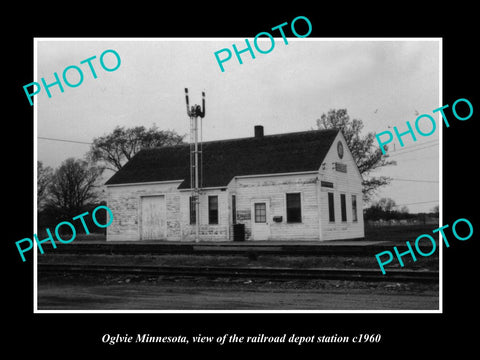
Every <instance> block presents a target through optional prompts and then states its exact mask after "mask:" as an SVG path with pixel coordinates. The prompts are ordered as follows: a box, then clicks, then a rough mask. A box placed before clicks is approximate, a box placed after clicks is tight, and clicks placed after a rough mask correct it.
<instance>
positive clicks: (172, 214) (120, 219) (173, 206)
mask: <svg viewBox="0 0 480 360" xmlns="http://www.w3.org/2000/svg"><path fill="white" fill-rule="evenodd" d="M179 184H180V182H169V183H157V184H138V185H124V186H107V195H108V198H107V206H108V207H109V208H110V209H111V210H112V213H113V221H112V224H111V225H110V226H109V227H108V228H107V241H128V240H141V226H142V224H141V222H142V218H141V198H142V197H143V196H153V195H164V196H165V206H166V236H167V239H169V240H177V239H178V240H179V239H180V238H181V232H180V221H179V211H180V196H179V194H178V190H176V188H177V187H178V185H179Z"/></svg>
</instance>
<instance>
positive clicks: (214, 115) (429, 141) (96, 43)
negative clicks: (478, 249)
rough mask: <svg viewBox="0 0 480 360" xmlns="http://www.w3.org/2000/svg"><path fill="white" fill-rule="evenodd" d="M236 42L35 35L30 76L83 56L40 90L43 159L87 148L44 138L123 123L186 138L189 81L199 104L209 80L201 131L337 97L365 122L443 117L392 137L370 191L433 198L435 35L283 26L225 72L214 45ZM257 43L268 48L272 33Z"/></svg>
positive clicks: (303, 113) (334, 104)
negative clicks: (335, 33)
mask: <svg viewBox="0 0 480 360" xmlns="http://www.w3.org/2000/svg"><path fill="white" fill-rule="evenodd" d="M249 40H250V43H252V46H253V39H249ZM232 44H236V45H237V48H238V49H240V50H241V49H243V48H245V46H246V45H245V39H242V38H216V39H201V40H199V39H178V38H176V39H162V38H158V39H135V38H127V39H92V38H88V39H68V38H62V39H46V38H43V39H42V38H38V39H36V46H37V56H36V57H37V59H36V60H37V61H36V64H37V69H36V73H35V74H36V76H35V79H34V80H33V81H37V82H40V79H41V78H45V81H46V83H47V84H50V83H53V82H54V75H53V74H54V72H56V73H57V74H58V76H59V77H60V78H61V77H62V73H63V70H64V69H65V68H66V67H67V66H70V65H76V66H78V67H80V68H81V70H82V72H83V76H84V78H83V82H82V83H81V84H80V85H79V86H78V87H68V86H66V85H65V84H64V83H63V86H64V92H63V93H62V92H61V91H60V89H59V88H58V86H52V87H51V88H50V92H51V95H52V97H51V98H49V97H48V96H47V94H46V92H45V89H42V91H41V92H40V93H39V94H38V95H36V96H35V98H34V102H35V111H36V114H37V115H36V125H37V159H38V160H40V161H42V162H43V163H44V165H45V166H50V167H52V168H57V167H58V166H59V165H60V164H61V162H62V161H64V160H65V159H67V158H69V157H75V158H83V157H84V156H85V154H86V152H87V151H88V149H89V145H88V144H84V143H73V142H65V141H55V140H47V139H42V138H51V139H61V140H68V141H78V142H85V143H89V142H92V140H93V139H94V138H96V137H99V136H102V135H105V134H107V133H110V132H111V131H112V130H113V129H114V128H115V127H116V126H125V127H133V126H140V125H143V126H145V127H147V128H149V127H151V126H152V125H153V124H155V125H156V126H157V127H158V128H159V129H162V130H167V129H168V130H175V131H176V132H177V133H179V134H181V135H184V134H185V135H187V136H186V137H185V140H186V141H188V139H189V136H188V134H189V118H188V116H187V113H186V108H185V92H184V88H186V87H188V89H189V94H190V104H200V103H201V92H202V91H205V92H206V116H205V118H204V120H203V139H204V140H205V141H208V140H221V139H231V138H239V137H249V136H253V128H254V126H255V125H263V126H264V132H265V135H269V134H279V133H288V132H295V131H305V130H311V129H315V128H316V119H318V118H320V116H321V115H322V114H323V113H327V112H328V111H329V110H330V109H341V108H345V109H347V111H348V114H349V115H350V117H351V118H355V119H360V120H362V121H363V124H364V129H363V131H362V134H366V133H367V132H376V133H380V132H382V131H386V130H391V128H393V126H397V127H398V129H399V131H405V130H406V129H407V127H406V121H409V122H410V123H411V124H412V126H413V125H414V123H415V119H416V118H417V116H418V115H419V114H430V115H432V116H433V117H434V118H435V119H436V120H437V130H436V131H435V133H434V134H432V135H431V136H428V137H422V136H419V135H418V134H417V141H416V142H414V141H413V140H412V139H411V138H410V137H409V136H405V137H404V138H403V140H404V142H405V146H404V147H403V148H402V147H401V146H400V144H399V142H398V141H397V140H396V141H395V142H392V144H391V145H390V150H389V154H390V155H391V159H392V160H396V161H397V165H396V166H389V167H384V168H381V169H379V170H376V171H375V172H373V173H372V175H375V176H381V175H384V176H390V177H392V178H394V179H395V180H393V181H392V183H391V184H390V185H388V186H385V187H383V188H382V189H381V190H380V191H379V192H378V194H377V195H376V196H375V197H374V198H373V199H374V200H375V199H379V198H381V197H390V198H392V199H393V200H395V202H396V203H397V204H398V205H406V206H407V207H408V209H409V210H410V212H423V211H429V210H430V209H432V208H433V206H435V205H438V200H439V183H438V182H439V180H440V175H439V149H440V144H439V137H440V131H441V130H440V129H441V126H438V125H439V124H441V121H439V115H438V114H435V115H434V114H432V110H433V109H436V108H438V107H439V106H441V105H443V104H441V102H440V95H441V87H440V75H439V74H440V72H441V68H440V61H441V59H440V55H439V54H440V42H439V40H438V39H422V40H418V39H417V40H412V39H396V40H392V39H360V40H358V39H355V40H352V39H350V40H348V39H323V38H322V39H320V38H303V39H297V38H288V44H285V43H284V41H283V39H282V38H281V37H280V38H275V46H274V48H273V50H272V51H271V52H269V53H268V54H260V53H259V52H258V51H256V50H255V48H253V49H254V50H253V51H254V54H255V59H252V58H251V56H250V54H249V53H248V52H245V53H243V54H241V57H242V60H243V64H239V62H238V60H237V59H236V57H235V54H233V55H232V58H231V59H230V60H229V61H226V62H224V63H223V66H224V68H225V72H222V71H221V70H220V67H219V65H218V64H217V61H216V59H215V56H214V53H215V52H216V51H219V50H221V49H224V48H228V49H230V50H231V51H232V53H233V49H232ZM258 44H259V46H260V47H261V48H262V49H268V48H269V47H270V40H269V39H268V38H266V40H265V39H263V40H260V41H259V43H258ZM109 49H112V50H115V51H116V52H117V53H118V54H119V56H120V58H121V63H120V66H119V67H118V69H117V70H115V71H111V72H108V71H105V70H104V69H103V68H102V67H101V65H100V62H99V58H100V55H101V54H102V53H103V52H104V51H105V50H109ZM92 56H96V58H95V59H93V60H92V62H91V63H92V66H94V69H95V72H96V75H97V78H96V79H94V78H93V76H92V73H91V71H90V69H89V67H88V64H86V63H84V64H80V62H81V61H83V60H85V59H88V58H91V57H92ZM221 56H224V54H222V55H221ZM104 61H105V65H106V66H107V67H109V68H112V67H114V66H115V65H116V59H115V57H114V56H113V55H112V54H111V53H106V55H105V57H104ZM67 74H68V75H67V77H68V79H69V81H70V82H71V83H76V82H78V80H79V78H78V77H76V76H78V75H77V74H76V72H75V70H69V72H68V73H67ZM62 82H63V80H62ZM26 101H28V100H26ZM389 127H390V129H389ZM420 128H421V129H422V130H423V131H424V132H428V131H429V130H430V129H431V125H429V124H428V122H424V123H420ZM375 146H378V145H377V144H375ZM107 179H108V175H107V178H106V179H105V180H107Z"/></svg>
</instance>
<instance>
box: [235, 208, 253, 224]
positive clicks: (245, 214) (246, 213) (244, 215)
mask: <svg viewBox="0 0 480 360" xmlns="http://www.w3.org/2000/svg"><path fill="white" fill-rule="evenodd" d="M250 219H251V214H250V210H237V221H242V220H250Z"/></svg>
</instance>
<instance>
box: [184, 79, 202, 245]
mask: <svg viewBox="0 0 480 360" xmlns="http://www.w3.org/2000/svg"><path fill="white" fill-rule="evenodd" d="M185 100H186V103H187V114H188V117H189V118H190V189H192V200H191V201H192V202H193V203H194V204H195V242H199V241H200V190H201V188H202V175H203V171H202V169H203V166H202V163H203V161H202V160H203V159H202V158H203V156H202V135H203V134H202V123H203V118H204V117H205V92H204V91H202V106H201V107H200V105H197V104H195V105H192V107H190V106H189V102H188V89H187V88H185ZM198 118H200V150H199V143H198Z"/></svg>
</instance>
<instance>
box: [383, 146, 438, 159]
mask: <svg viewBox="0 0 480 360" xmlns="http://www.w3.org/2000/svg"><path fill="white" fill-rule="evenodd" d="M437 145H438V144H432V145H427V146H425V147H421V148H420V147H419V148H415V149H405V151H402V152H392V153H389V154H388V155H390V156H400V155H403V154H408V153H411V152H414V151H417V150H424V149H427V148H430V147H433V146H437Z"/></svg>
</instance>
